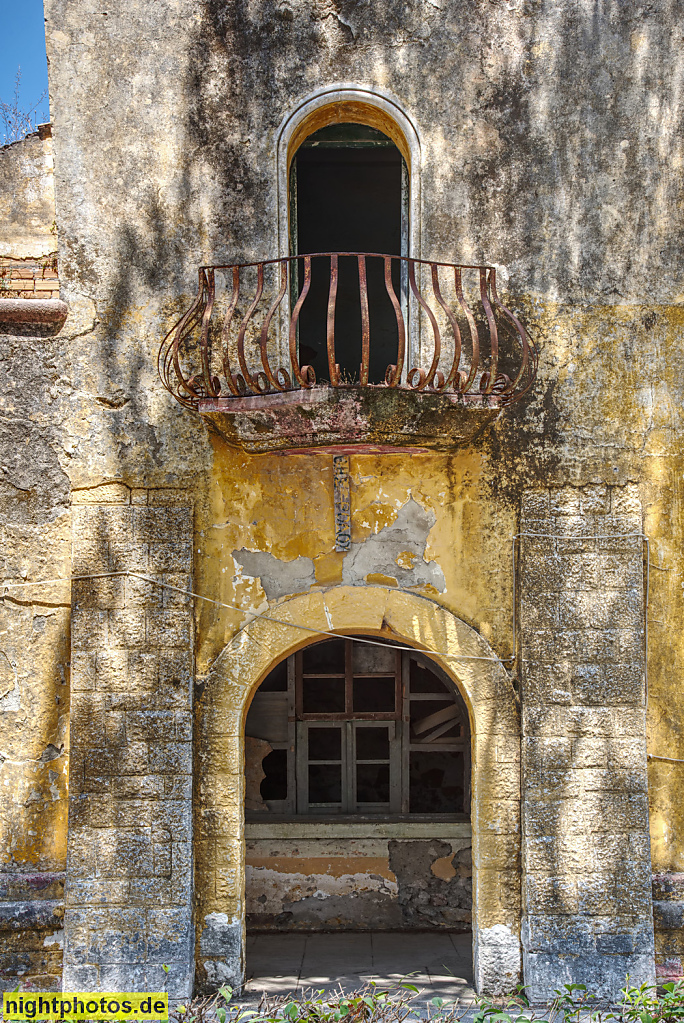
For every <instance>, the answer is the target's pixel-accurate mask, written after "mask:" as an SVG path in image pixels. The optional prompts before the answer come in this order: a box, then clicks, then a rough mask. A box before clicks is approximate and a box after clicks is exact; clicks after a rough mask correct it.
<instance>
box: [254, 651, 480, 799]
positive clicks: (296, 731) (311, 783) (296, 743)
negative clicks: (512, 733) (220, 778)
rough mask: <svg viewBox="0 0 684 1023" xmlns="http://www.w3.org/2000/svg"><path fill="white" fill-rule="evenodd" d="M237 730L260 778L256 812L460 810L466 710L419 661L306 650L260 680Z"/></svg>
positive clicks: (466, 760)
mask: <svg viewBox="0 0 684 1023" xmlns="http://www.w3.org/2000/svg"><path fill="white" fill-rule="evenodd" d="M245 732H246V735H247V736H250V737H251V738H250V744H248V748H249V750H250V751H251V752H250V755H251V756H253V757H254V758H263V759H262V760H261V761H260V762H259V760H256V762H255V763H253V764H252V772H251V777H255V776H256V777H259V775H260V772H259V770H258V769H259V767H261V770H263V772H264V774H265V778H264V779H263V781H262V782H261V787H260V792H261V798H262V800H263V801H264V804H265V806H264V807H261V808H259V807H256V808H255V807H254V804H253V802H252V804H251V809H252V811H253V812H255V813H268V812H271V813H274V812H275V813H281V814H307V813H311V814H324V815H325V814H354V813H360V814H366V815H368V814H400V813H404V814H405V813H411V814H464V813H467V812H468V807H469V801H470V778H469V775H470V736H469V726H468V715H467V711H466V708H465V706H464V704H463V702H462V700H461V698H460V696H459V694H458V692H457V691H456V690H455V689H454V688H453V686H451V684H450V683H447V681H446V680H445V678H444V677H442V676H441V675H440V674H438V672H437V671H436V670H435V671H433V670H432V669H431V667H430V662H429V661H427V659H426V658H424V657H423V655H420V654H409V653H406V652H404V653H399V652H398V651H397V650H396V649H394V648H393V647H392V646H391V645H390V644H388V645H386V646H385V645H381V644H377V641H373V643H372V644H371V643H369V644H368V645H367V646H366V645H363V644H361V643H358V642H354V641H352V640H349V639H335V640H326V641H323V642H321V643H317V644H313V645H312V646H310V647H307V648H305V649H304V650H302V651H300V653H298V654H295V655H293V656H292V657H290V658H288V659H287V661H286V662H283V664H280V665H278V666H277V667H276V668H274V670H273V671H272V672H271V673H270V674H269V675H268V676H267V678H266V679H265V680H264V682H263V684H262V686H261V687H260V689H259V691H258V692H257V693H256V694H255V696H254V699H253V701H252V705H251V707H250V710H249V713H248V715H247V721H246V725H245ZM250 763H251V761H250Z"/></svg>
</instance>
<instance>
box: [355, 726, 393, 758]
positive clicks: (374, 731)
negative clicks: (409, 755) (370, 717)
mask: <svg viewBox="0 0 684 1023" xmlns="http://www.w3.org/2000/svg"><path fill="white" fill-rule="evenodd" d="M356 759H357V760H389V729H388V728H387V727H385V728H357V729H356Z"/></svg>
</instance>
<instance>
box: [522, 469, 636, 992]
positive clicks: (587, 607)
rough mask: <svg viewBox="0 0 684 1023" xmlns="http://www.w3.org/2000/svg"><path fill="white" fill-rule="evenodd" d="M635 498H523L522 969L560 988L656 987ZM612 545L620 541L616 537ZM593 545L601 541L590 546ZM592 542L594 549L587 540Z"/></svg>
mask: <svg viewBox="0 0 684 1023" xmlns="http://www.w3.org/2000/svg"><path fill="white" fill-rule="evenodd" d="M641 529H642V519H641V506H640V503H639V500H638V492H637V490H636V487H633V486H631V485H628V486H625V487H604V486H587V487H584V488H581V489H579V488H572V487H568V488H562V489H560V488H559V489H551V490H545V491H534V492H528V493H527V494H526V495H525V498H524V503H523V515H522V523H521V532H522V533H539V534H552V535H553V537H555V539H546V538H543V537H534V536H523V537H521V539H520V558H519V573H520V574H519V598H520V643H521V655H522V703H523V713H522V728H523V739H522V764H523V815H522V816H523V872H524V873H523V907H524V920H523V958H524V975H525V982H526V984H527V986H528V993H529V994H530V995H531V997H532V998H533V999H534V1000H540V999H545V998H548V997H549V996H550V995H552V993H553V990H554V989H555V988H557V987H559V986H560V985H561V984H562V983H565V982H570V981H573V982H582V983H586V984H587V986H588V987H589V989H590V990H592V991H595V992H599V993H602V994H603V995H604V996H610V995H614V994H616V993H617V992H618V990H619V988H620V987H621V986H622V985H623V984H624V981H625V975H626V974H629V976H630V981H631V983H634V984H640V983H642V982H644V981H648V982H653V980H654V952H653V915H652V900H651V860H650V844H649V827H648V795H647V776H646V722H645V717H646V693H645V661H644V620H645V619H644V612H645V607H644V580H643V554H644V550H643V541H642V539H641V538H640V537H638V536H630V535H628V534H634V533H637V534H638V533H640V532H641ZM616 534H617V536H616ZM595 536H599V537H600V539H591V537H595ZM584 537H586V539H584Z"/></svg>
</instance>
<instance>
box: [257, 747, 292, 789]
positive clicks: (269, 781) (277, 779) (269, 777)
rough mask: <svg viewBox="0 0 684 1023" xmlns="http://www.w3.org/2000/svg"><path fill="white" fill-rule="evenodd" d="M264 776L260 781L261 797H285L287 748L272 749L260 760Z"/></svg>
mask: <svg viewBox="0 0 684 1023" xmlns="http://www.w3.org/2000/svg"><path fill="white" fill-rule="evenodd" d="M261 767H262V770H263V771H264V773H265V775H266V777H265V778H264V779H263V781H262V782H261V789H260V791H261V798H262V799H287V750H286V749H274V750H272V752H271V753H269V754H268V756H265V757H264V759H263V760H262V761H261Z"/></svg>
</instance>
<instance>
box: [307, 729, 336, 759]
mask: <svg viewBox="0 0 684 1023" xmlns="http://www.w3.org/2000/svg"><path fill="white" fill-rule="evenodd" d="M341 759H342V730H341V729H340V728H310V729H309V760H341Z"/></svg>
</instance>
